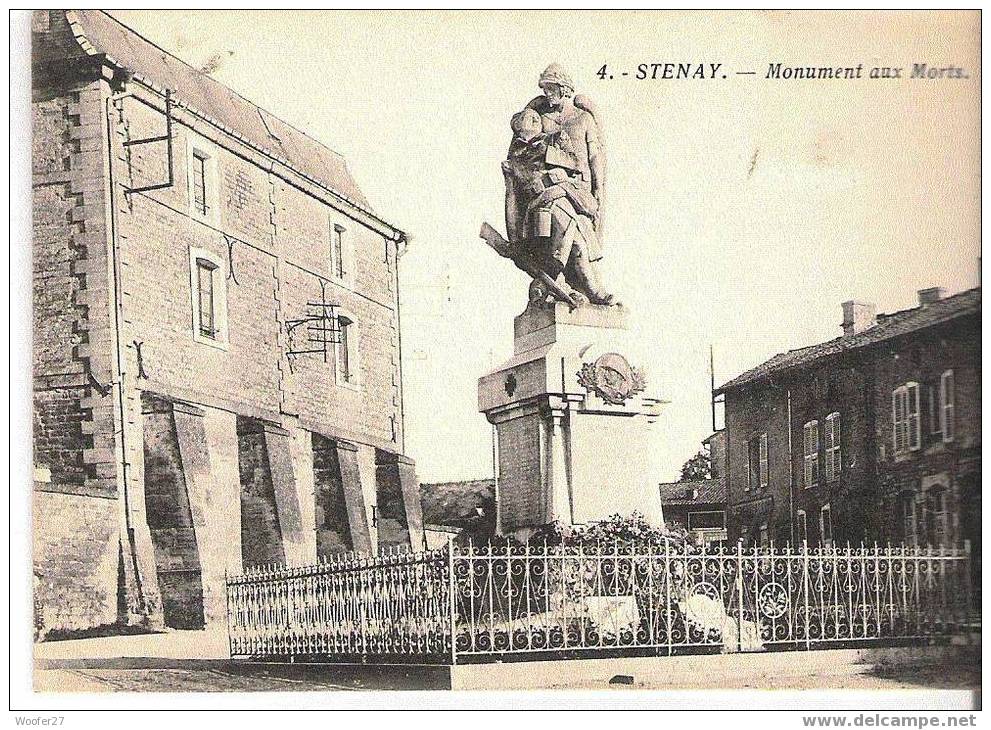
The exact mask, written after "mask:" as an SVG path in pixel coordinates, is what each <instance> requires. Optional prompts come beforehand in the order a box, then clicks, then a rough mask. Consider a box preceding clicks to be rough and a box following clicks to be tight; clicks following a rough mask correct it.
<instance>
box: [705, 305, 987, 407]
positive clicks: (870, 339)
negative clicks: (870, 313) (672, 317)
mask: <svg viewBox="0 0 991 730" xmlns="http://www.w3.org/2000/svg"><path fill="white" fill-rule="evenodd" d="M980 312H981V288H980V287H977V288H976V289H968V290H967V291H964V292H960V293H959V294H954V295H953V296H950V297H947V298H946V299H940V300H939V301H937V302H933V303H931V304H927V305H925V306H920V307H915V308H913V309H905V310H902V311H900V312H895V313H893V314H879V315H878V316H877V324H876V325H874V326H873V327H870V328H869V329H866V330H864V331H863V332H859V333H858V334H855V335H850V336H841V337H837V338H835V339H832V340H829V341H827V342H822V343H819V344H817V345H811V346H809V347H802V348H800V349H797V350H790V351H789V352H784V353H780V354H778V355H775V356H774V357H772V358H771V359H770V360H767V361H766V362H763V363H761V364H760V365H758V366H757V367H755V368H751V369H750V370H747V371H746V372H745V373H743V374H741V375H738V376H737V377H735V378H733V379H732V380H730V381H729V382H727V383H724V384H723V385H721V386H719V387H718V388H716V390H715V391H714V392H713V395H720V394H722V393H726V392H727V391H730V390H733V389H734V388H738V387H740V386H742V385H747V384H748V383H752V382H755V381H757V380H760V379H762V378H765V377H768V376H769V375H772V374H774V373H779V372H784V371H786V370H791V369H793V368H798V367H802V366H803V365H809V364H810V363H813V362H815V361H816V360H819V359H820V358H824V357H829V356H832V355H838V354H841V353H844V352H849V351H851V350H857V349H860V348H862V347H868V346H870V345H875V344H877V343H879V342H884V341H885V340H891V339H894V338H895V337H899V336H901V335H905V334H909V333H912V332H917V331H919V330H923V329H926V328H927V327H934V326H936V325H938V324H943V323H944V322H949V321H950V320H953V319H956V318H958V317H964V316H967V315H971V314H980Z"/></svg>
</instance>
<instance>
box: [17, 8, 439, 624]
mask: <svg viewBox="0 0 991 730" xmlns="http://www.w3.org/2000/svg"><path fill="white" fill-rule="evenodd" d="M32 31H33V33H32V36H33V37H32V41H33V59H32V72H33V103H32V109H33V125H34V136H33V140H34V146H33V206H34V207H33V215H34V222H33V231H34V242H33V245H34V383H35V391H34V438H35V450H34V462H35V491H34V564H35V589H36V606H37V607H38V610H39V612H40V616H39V620H40V622H41V623H42V625H43V628H44V630H46V631H50V630H69V631H71V630H79V629H93V628H94V627H108V626H109V627H111V630H113V627H120V626H124V625H138V626H148V627H161V626H168V627H177V628H178V627H184V628H196V627H202V626H204V625H205V624H211V623H213V622H222V621H223V620H224V610H225V609H224V605H225V604H224V600H225V599H224V590H223V584H224V573H225V571H226V572H231V573H234V572H240V571H241V570H242V569H244V568H246V567H250V566H254V565H259V564H273V563H281V564H289V565H298V564H306V563H312V562H314V561H316V560H318V559H320V558H321V557H323V556H325V555H328V554H330V553H334V552H337V551H344V550H352V549H353V550H359V551H365V552H374V551H376V550H377V549H379V548H381V547H383V546H410V545H412V546H416V547H419V546H420V545H421V544H422V542H423V535H422V525H421V518H420V507H419V499H418V488H417V484H416V478H415V475H414V471H413V464H412V462H411V461H410V460H409V459H408V458H407V457H406V456H405V455H404V448H403V435H404V434H403V392H402V369H401V362H400V349H399V326H400V320H399V304H398V302H399V298H398V296H399V292H398V285H399V279H398V263H399V257H400V255H401V254H402V253H403V250H404V248H405V245H406V236H405V235H404V233H403V232H402V231H400V230H399V229H397V228H396V227H395V226H393V225H391V224H389V223H388V222H386V221H385V220H383V219H382V218H381V217H380V216H378V215H377V214H376V213H375V212H374V211H372V210H371V208H370V206H369V204H368V202H367V201H366V200H365V198H364V196H363V195H362V193H361V191H360V190H359V189H358V187H357V186H356V184H355V182H354V180H353V179H352V177H351V175H350V174H349V172H348V168H347V165H346V164H345V161H344V160H343V159H342V158H341V157H340V156H338V155H337V154H335V153H334V152H332V151H331V150H329V149H327V148H326V147H324V146H322V145H321V144H319V143H318V142H316V141H315V140H313V139H312V138H310V137H308V136H307V135H306V134H304V133H303V132H301V131H299V130H297V129H295V128H293V127H291V126H290V125H288V124H287V123H285V122H284V121H282V120H281V119H279V118H278V117H276V116H274V115H273V114H271V113H269V112H268V111H266V110H264V109H261V108H259V107H257V106H255V105H254V104H252V103H251V102H249V101H247V100H246V99H244V98H243V97H241V96H239V95H237V94H236V93H234V92H233V91H231V90H230V89H228V88H226V87H225V86H223V85H222V84H220V83H219V82H217V81H215V80H214V79H212V78H210V77H209V76H207V75H204V74H202V73H200V72H198V71H196V70H195V69H193V68H192V67H190V66H188V65H187V64H185V63H184V62H182V61H181V60H179V59H177V58H175V57H174V56H171V55H169V54H168V53H167V52H165V51H163V50H162V49H160V48H158V47H156V46H155V45H153V44H152V43H150V42H149V41H147V40H146V39H144V38H142V37H141V36H139V35H138V34H136V33H134V32H133V31H131V30H130V29H128V28H126V27H125V26H123V25H121V24H119V23H118V22H116V21H115V20H113V19H112V18H111V17H110V16H108V15H106V14H104V13H100V12H91V11H38V12H36V13H35V14H34V16H33V27H32Z"/></svg>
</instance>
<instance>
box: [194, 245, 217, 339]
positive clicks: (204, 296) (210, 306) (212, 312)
mask: <svg viewBox="0 0 991 730" xmlns="http://www.w3.org/2000/svg"><path fill="white" fill-rule="evenodd" d="M216 270H217V265H216V264H215V263H213V262H212V261H208V260H206V259H196V282H197V284H198V289H199V291H198V299H199V310H200V325H199V329H200V334H201V335H203V336H204V337H210V338H212V339H216V338H217V315H216V299H215V298H214V296H213V272H215V271H216Z"/></svg>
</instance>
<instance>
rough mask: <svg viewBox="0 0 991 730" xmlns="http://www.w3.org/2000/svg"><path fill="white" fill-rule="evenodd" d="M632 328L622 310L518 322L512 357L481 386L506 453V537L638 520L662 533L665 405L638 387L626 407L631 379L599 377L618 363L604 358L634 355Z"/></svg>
mask: <svg viewBox="0 0 991 730" xmlns="http://www.w3.org/2000/svg"><path fill="white" fill-rule="evenodd" d="M627 327H628V312H627V311H626V310H625V309H624V308H623V307H622V306H614V307H604V306H594V305H590V306H584V307H579V308H578V309H575V310H573V311H572V310H569V309H568V307H567V306H566V305H563V304H556V305H554V306H551V307H548V308H534V307H531V308H528V309H527V310H526V311H525V312H524V313H523V314H521V315H520V316H519V317H517V318H516V321H515V338H514V354H513V357H512V358H511V359H510V360H508V361H507V362H505V363H504V364H503V365H501V366H500V367H499V368H497V369H496V370H494V371H493V372H491V373H488V374H486V375H484V376H482V377H481V378H480V379H479V384H478V407H479V410H480V411H481V412H483V413H484V414H485V416H486V418H487V419H488V420H489V422H490V423H493V424H495V426H496V433H497V438H498V443H499V447H498V452H499V462H498V466H499V527H500V530H501V531H502V532H504V533H508V532H513V533H521V534H525V533H526V532H527V531H530V530H532V528H535V527H538V526H540V525H543V524H547V523H548V522H552V521H558V522H561V523H563V524H569V525H570V524H584V523H588V522H593V521H596V520H601V519H605V518H607V517H609V516H611V515H613V514H620V515H624V516H626V515H629V514H631V513H633V512H639V513H641V514H643V515H644V516H645V517H646V518H647V519H648V520H649V521H650V522H652V523H653V524H655V525H658V526H660V525H662V524H663V515H662V512H661V505H660V497H659V494H658V490H657V484H658V483H659V482H660V474H659V473H658V470H657V468H656V467H655V466H654V464H655V459H656V455H657V451H658V445H657V444H656V443H654V440H653V437H654V432H653V426H654V424H655V423H656V420H657V416H658V414H659V410H660V404H661V401H660V400H659V399H658V398H656V397H652V396H649V395H647V394H646V393H645V392H643V390H642V388H638V387H636V386H635V387H633V389H632V390H633V392H630V393H625V394H624V393H620V395H625V397H617V393H616V391H615V389H613V388H612V387H611V386H612V385H616V384H617V383H618V384H619V386H620V391H622V390H623V387H624V386H628V385H630V379H629V378H627V379H626V380H624V379H623V378H619V380H616V373H615V372H614V371H610V370H608V369H607V370H606V371H603V370H602V369H601V368H600V369H599V370H596V369H595V365H596V363H597V361H598V362H599V363H602V362H607V363H608V362H610V361H612V362H613V363H615V362H616V361H615V358H606V359H605V360H604V361H600V360H599V358H600V357H602V356H603V355H607V354H609V353H615V354H618V355H622V356H624V357H626V356H627V355H628V354H629V353H630V352H631V351H632V350H633V346H634V345H635V343H632V342H631V338H630V337H629V332H628V330H627ZM637 364H639V363H634V365H637ZM583 368H585V369H586V370H588V369H589V368H591V369H592V371H594V372H597V373H600V374H601V373H604V374H603V375H600V376H598V377H599V378H600V380H601V381H602V383H601V384H603V385H604V387H603V388H601V389H600V388H598V387H589V383H588V380H587V375H586V379H585V380H583V379H582V376H581V372H582V370H583ZM626 375H629V373H626ZM597 385H599V384H597Z"/></svg>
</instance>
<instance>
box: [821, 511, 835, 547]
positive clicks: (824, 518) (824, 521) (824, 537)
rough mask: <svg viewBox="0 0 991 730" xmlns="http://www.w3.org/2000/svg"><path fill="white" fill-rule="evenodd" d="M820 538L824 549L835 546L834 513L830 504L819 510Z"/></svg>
mask: <svg viewBox="0 0 991 730" xmlns="http://www.w3.org/2000/svg"><path fill="white" fill-rule="evenodd" d="M819 536H820V538H821V541H822V546H823V547H827V548H828V547H832V546H833V513H832V510H830V509H829V505H828V504H824V505H823V506H822V509H821V510H819Z"/></svg>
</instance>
